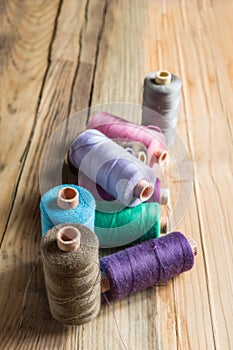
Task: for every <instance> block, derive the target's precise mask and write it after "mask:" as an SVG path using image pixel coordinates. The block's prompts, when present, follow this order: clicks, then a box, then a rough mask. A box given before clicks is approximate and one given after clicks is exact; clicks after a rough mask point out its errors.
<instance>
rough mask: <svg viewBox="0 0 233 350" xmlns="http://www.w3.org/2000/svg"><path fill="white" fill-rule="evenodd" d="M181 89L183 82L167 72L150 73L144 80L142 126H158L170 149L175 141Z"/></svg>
mask: <svg viewBox="0 0 233 350" xmlns="http://www.w3.org/2000/svg"><path fill="white" fill-rule="evenodd" d="M181 87H182V83H181V80H180V79H179V78H178V77H177V76H176V75H174V74H171V73H170V72H169V71H166V70H161V71H158V72H154V73H150V74H148V75H147V76H146V77H145V79H144V92H143V107H144V108H143V113H142V125H148V126H149V125H156V126H158V127H159V128H160V129H161V130H162V131H163V133H164V134H165V136H166V140H167V146H168V147H169V146H171V145H172V144H173V143H174V141H175V136H176V125H177V121H178V111H179V105H180V98H181ZM145 107H146V108H145Z"/></svg>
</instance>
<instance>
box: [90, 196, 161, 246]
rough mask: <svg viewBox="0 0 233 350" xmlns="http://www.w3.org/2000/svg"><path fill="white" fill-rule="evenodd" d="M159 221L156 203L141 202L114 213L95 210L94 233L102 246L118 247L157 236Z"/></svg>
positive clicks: (158, 210) (158, 233)
mask: <svg viewBox="0 0 233 350" xmlns="http://www.w3.org/2000/svg"><path fill="white" fill-rule="evenodd" d="M160 221H161V222H162V220H160V205H159V204H158V203H142V204H140V205H138V206H136V207H133V208H125V209H123V210H121V211H118V212H114V213H106V212H102V211H98V210H96V214H95V233H96V235H97V237H98V238H99V244H100V247H102V248H110V247H118V246H122V245H126V244H130V243H132V242H133V244H136V243H139V242H143V241H145V240H148V239H152V238H158V237H159V236H160ZM163 225H164V224H163ZM165 226H166V224H165ZM163 232H164V229H163Z"/></svg>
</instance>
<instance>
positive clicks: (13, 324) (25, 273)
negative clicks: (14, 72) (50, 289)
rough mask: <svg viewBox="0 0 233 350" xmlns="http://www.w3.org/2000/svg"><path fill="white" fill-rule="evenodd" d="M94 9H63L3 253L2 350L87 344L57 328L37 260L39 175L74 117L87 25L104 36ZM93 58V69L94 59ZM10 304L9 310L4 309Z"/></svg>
mask: <svg viewBox="0 0 233 350" xmlns="http://www.w3.org/2000/svg"><path fill="white" fill-rule="evenodd" d="M103 5H104V4H103ZM93 7H94V5H93V4H89V3H88V2H86V1H83V2H78V3H77V2H76V1H75V0H74V1H66V2H64V3H63V5H62V8H61V13H60V16H59V20H58V27H57V31H56V36H55V38H54V43H53V48H52V51H51V58H50V60H51V62H50V67H49V70H48V74H47V77H46V79H45V82H44V89H43V94H42V96H41V103H40V107H39V110H38V117H37V124H36V127H35V130H34V134H33V138H32V143H31V147H30V149H29V151H28V156H27V159H26V162H25V164H24V168H23V172H22V176H21V179H20V183H19V184H18V192H17V196H16V199H15V201H14V207H13V210H12V213H11V217H10V220H9V224H8V227H7V231H6V234H5V236H4V239H3V242H2V247H1V249H2V250H1V251H2V257H1V258H2V259H1V260H2V261H3V258H4V257H5V260H4V263H3V264H1V282H2V283H1V286H4V287H3V288H1V310H3V309H4V313H3V317H1V321H0V322H1V344H2V346H3V347H4V348H15V347H19V348H27V347H30V348H37V349H38V348H41V349H49V348H51V347H52V348H56V349H64V348H66V346H70V345H72V344H75V348H78V345H77V344H78V343H80V349H81V348H82V346H81V344H82V342H84V343H85V339H83V338H82V337H83V333H82V329H83V327H80V331H79V332H78V330H76V333H75V331H74V332H73V331H72V328H71V329H69V330H67V329H66V328H64V327H62V326H61V325H59V324H58V323H56V322H54V320H53V319H52V318H51V315H50V313H49V309H48V303H47V298H46V295H45V290H44V284H43V272H42V268H41V262H40V259H39V260H38V259H37V258H36V257H37V255H38V251H39V241H40V238H41V230H40V217H39V212H38V205H39V189H38V170H39V164H40V158H41V154H42V151H43V148H44V145H45V143H46V140H47V139H48V137H49V135H50V134H51V132H52V131H53V130H54V129H55V128H56V127H57V126H58V125H59V124H60V123H61V122H62V121H64V120H65V119H66V118H67V116H68V115H69V113H70V109H71V97H72V93H73V92H72V91H73V86H74V83H75V79H76V75H77V73H78V64H79V62H78V61H79V58H80V55H81V53H80V50H81V47H80V45H79V44H78V43H79V42H81V41H82V40H83V45H85V35H84V36H83V37H82V35H83V34H84V33H83V32H82V30H83V28H84V27H85V26H86V25H87V26H90V27H92V29H89V28H86V30H87V32H92V31H93V30H95V31H96V33H97V35H96V38H97V37H98V33H99V32H100V31H101V28H100V27H101V23H102V21H101V19H100V18H101V15H103V12H104V6H102V5H101V6H98V11H99V12H98V13H99V17H98V19H97V20H95V17H94V18H93V15H95V14H96V12H95V13H94V11H93ZM89 9H91V11H92V17H90V18H88V19H87V23H86V24H85V13H86V15H87V16H88V14H89ZM93 28H94V29H93ZM64 35H65V40H64ZM77 39H78V40H77ZM96 40H97V39H96ZM96 47H97V43H96V41H93V42H92V45H91V46H89V50H90V49H91V50H92V52H94V53H95V51H96ZM90 53H91V52H90ZM92 57H93V60H92V63H93V65H94V60H95V54H93V55H92ZM90 63H91V62H90ZM88 93H89V91H88ZM19 208H20V211H19ZM7 267H10V268H9V269H10V271H7ZM9 292H10V293H9ZM15 295H17V300H16V301H15ZM6 301H7V307H6V308H4V305H5V304H6ZM92 326H93V325H92ZM87 327H90V325H89V326H87ZM84 328H85V326H84ZM45 334H46V336H44V335H45ZM50 335H51V336H50ZM92 335H93V338H90V337H88V341H90V344H91V345H90V348H93V342H94V341H95V331H94V330H93V332H92ZM85 337H86V335H85ZM96 338H97V334H96ZM85 346H86V345H85Z"/></svg>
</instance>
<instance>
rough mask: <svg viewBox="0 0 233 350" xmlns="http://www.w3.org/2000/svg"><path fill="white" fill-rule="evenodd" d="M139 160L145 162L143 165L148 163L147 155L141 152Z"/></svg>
mask: <svg viewBox="0 0 233 350" xmlns="http://www.w3.org/2000/svg"><path fill="white" fill-rule="evenodd" d="M138 159H139V160H140V161H141V162H143V163H146V161H147V157H146V154H145V153H144V152H143V151H141V152H138Z"/></svg>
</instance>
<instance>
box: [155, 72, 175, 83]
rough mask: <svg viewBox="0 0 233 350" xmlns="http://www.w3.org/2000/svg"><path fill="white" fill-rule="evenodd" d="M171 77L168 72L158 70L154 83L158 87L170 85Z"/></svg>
mask: <svg viewBox="0 0 233 350" xmlns="http://www.w3.org/2000/svg"><path fill="white" fill-rule="evenodd" d="M171 80H172V75H171V73H170V72H169V71H168V70H165V69H163V70H160V71H158V72H157V74H156V77H155V83H156V84H159V85H168V84H170V83H171Z"/></svg>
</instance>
